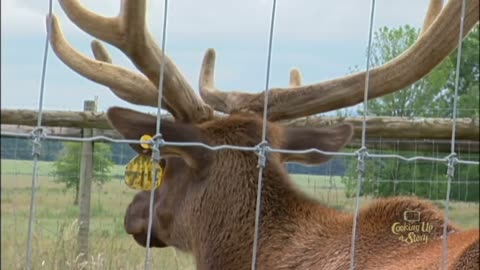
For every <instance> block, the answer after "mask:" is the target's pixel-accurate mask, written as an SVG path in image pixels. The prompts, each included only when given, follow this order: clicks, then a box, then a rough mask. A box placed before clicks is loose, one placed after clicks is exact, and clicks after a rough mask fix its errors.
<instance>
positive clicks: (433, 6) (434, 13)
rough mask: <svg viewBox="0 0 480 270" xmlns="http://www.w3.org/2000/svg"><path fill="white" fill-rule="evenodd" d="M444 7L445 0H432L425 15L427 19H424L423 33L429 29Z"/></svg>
mask: <svg viewBox="0 0 480 270" xmlns="http://www.w3.org/2000/svg"><path fill="white" fill-rule="evenodd" d="M442 8H443V0H430V4H429V5H428V10H427V15H425V19H424V20H423V26H422V32H421V34H423V33H424V32H425V31H427V29H428V28H429V27H430V25H432V23H433V22H434V21H435V19H436V18H437V17H438V14H440V12H441V11H442Z"/></svg>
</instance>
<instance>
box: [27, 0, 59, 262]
mask: <svg viewBox="0 0 480 270" xmlns="http://www.w3.org/2000/svg"><path fill="white" fill-rule="evenodd" d="M52 9H53V4H52V0H50V1H49V2H48V16H49V17H51V16H52ZM50 27H51V24H50V23H48V24H47V34H46V35H45V46H44V50H43V62H42V74H41V81H40V93H39V102H38V118H37V127H36V129H35V130H34V131H33V133H32V135H33V144H32V155H33V172H32V191H31V195H30V213H29V217H28V232H27V255H26V269H27V270H30V269H32V241H33V231H34V224H35V208H36V194H37V184H38V161H39V158H40V150H41V149H40V148H41V146H42V143H41V137H42V135H43V129H42V113H43V98H44V95H45V77H46V73H47V59H48V49H49V33H50Z"/></svg>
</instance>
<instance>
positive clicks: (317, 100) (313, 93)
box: [200, 0, 479, 121]
mask: <svg viewBox="0 0 480 270" xmlns="http://www.w3.org/2000/svg"><path fill="white" fill-rule="evenodd" d="M441 6H442V3H441V1H438V0H431V1H430V6H429V11H428V16H427V18H426V19H425V23H424V29H425V31H424V32H423V33H422V35H421V36H420V37H419V38H418V40H417V41H416V43H415V44H414V45H412V46H411V47H410V48H409V49H408V50H406V51H405V52H404V53H402V54H401V55H399V56H398V57H396V58H394V59H392V60H391V61H389V62H387V63H385V64H384V65H382V66H379V67H376V68H373V69H372V70H371V71H370V83H369V84H370V86H369V96H368V98H369V99H372V98H375V97H379V96H383V95H386V94H389V93H392V92H395V91H397V90H399V89H402V88H404V87H406V86H408V85H410V84H412V83H414V82H416V81H417V80H419V79H421V78H422V77H423V76H425V75H426V74H428V73H429V72H430V71H431V70H432V69H433V68H434V67H435V66H437V65H438V64H439V63H441V62H442V60H443V59H444V58H445V57H447V56H448V55H449V54H450V53H451V52H452V51H453V50H454V49H455V48H456V47H457V44H458V36H459V30H460V29H459V28H460V14H461V7H462V0H450V1H449V3H448V4H447V5H446V6H445V8H443V10H442V12H441V13H440V14H439V15H438V16H437V18H436V19H435V15H436V14H438V13H439V7H441ZM478 13H479V0H467V1H466V10H465V18H464V32H463V34H464V36H465V35H466V34H468V32H469V30H470V29H472V28H473V27H474V26H475V25H476V24H477V22H478V19H479V18H478ZM428 26H430V27H428ZM214 66H215V53H214V51H213V50H211V49H209V50H208V51H207V52H206V54H205V57H204V60H203V65H202V69H201V74H200V93H201V95H202V97H203V99H204V100H205V102H207V103H208V104H210V105H211V106H212V107H213V108H215V109H217V110H220V111H222V112H225V113H229V112H232V111H238V110H246V109H248V110H251V111H254V112H257V113H262V112H263V103H264V102H263V99H264V94H263V93H257V94H250V93H241V92H238V91H236V92H228V93H226V92H222V91H219V90H218V89H217V88H216V87H215V85H214ZM365 76H366V73H365V72H359V73H356V74H352V75H349V76H345V77H341V78H337V79H333V80H328V81H324V82H320V83H316V84H311V85H304V86H297V87H290V88H287V89H285V88H274V89H271V90H270V93H269V94H270V97H269V100H270V102H269V110H268V118H269V119H270V120H272V121H275V120H281V119H292V118H298V117H302V116H308V115H312V114H316V113H320V112H326V111H330V110H335V109H339V108H343V107H347V106H352V105H355V104H357V103H359V102H362V101H363V95H364V94H363V93H364V89H365Z"/></svg>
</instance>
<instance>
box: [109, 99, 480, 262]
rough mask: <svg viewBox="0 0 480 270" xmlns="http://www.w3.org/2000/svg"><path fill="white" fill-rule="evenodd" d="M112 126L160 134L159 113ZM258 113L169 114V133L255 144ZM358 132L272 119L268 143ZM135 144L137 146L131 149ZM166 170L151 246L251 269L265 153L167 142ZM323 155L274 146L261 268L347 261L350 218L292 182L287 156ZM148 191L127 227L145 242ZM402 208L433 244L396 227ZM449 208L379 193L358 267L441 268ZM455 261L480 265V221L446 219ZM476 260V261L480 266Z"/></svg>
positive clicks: (131, 134) (171, 137)
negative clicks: (462, 225)
mask: <svg viewBox="0 0 480 270" xmlns="http://www.w3.org/2000/svg"><path fill="white" fill-rule="evenodd" d="M108 116H109V119H110V121H111V123H112V125H113V126H114V127H115V128H116V129H118V130H119V131H120V132H121V133H122V134H123V135H124V136H125V137H126V138H129V139H138V138H140V136H141V135H143V134H145V133H149V134H153V133H154V130H155V118H154V117H152V116H148V115H145V114H140V113H136V112H134V111H130V110H126V109H120V108H113V109H110V110H109V112H108ZM261 130H262V129H261V120H260V118H258V117H256V116H251V115H232V116H229V117H226V118H221V119H215V120H212V121H209V122H205V123H202V124H199V125H185V124H179V123H171V122H166V121H165V122H162V134H163V136H164V139H165V140H166V141H181V142H187V141H196V142H203V143H207V144H210V145H222V144H234V145H241V146H255V145H257V144H258V143H259V142H260V140H261ZM351 136H352V128H351V127H350V126H342V127H338V128H335V129H328V130H327V129H311V128H310V129H306V128H305V129H291V128H285V127H282V126H280V125H277V124H273V123H270V124H269V127H268V141H269V144H270V146H271V147H274V148H286V149H290V150H302V149H309V148H317V149H322V150H328V151H338V150H339V149H340V148H342V147H343V146H344V145H345V144H346V143H348V141H349V140H350V139H351ZM134 148H135V149H137V150H138V151H140V150H139V149H138V147H134ZM162 156H164V157H165V158H166V166H165V177H164V180H163V182H162V185H161V187H160V188H159V189H157V190H156V191H155V192H156V194H155V205H154V207H155V209H154V217H153V231H152V245H153V246H157V247H162V246H173V247H176V248H178V249H181V250H184V251H188V252H191V253H192V254H193V255H194V256H195V259H196V263H197V269H225V270H227V269H235V270H236V269H250V264H251V259H252V245H253V235H254V223H255V222H254V220H255V202H256V191H257V181H258V169H257V161H258V157H257V156H256V154H255V153H253V152H243V151H238V150H220V151H216V152H211V151H207V150H205V149H201V148H199V147H188V148H185V147H184V148H181V147H171V146H165V147H164V148H162ZM328 158H329V157H327V156H325V155H320V154H308V155H286V154H272V153H271V154H270V155H269V157H268V160H267V164H266V167H265V170H264V173H263V179H264V181H263V189H262V216H261V224H260V241H259V244H260V246H259V253H258V268H257V269H349V267H350V246H351V233H352V224H353V216H352V215H351V214H346V213H342V212H340V211H337V210H334V209H330V208H328V207H327V206H324V205H322V204H320V203H319V202H317V201H315V200H313V199H311V198H309V197H308V196H306V195H304V194H303V193H302V192H300V191H299V190H297V188H296V187H295V186H294V185H293V184H292V181H291V179H290V178H289V176H288V174H287V172H286V170H285V168H284V165H283V162H284V161H296V162H303V163H312V164H313V163H318V162H323V161H325V160H328ZM148 198H149V192H140V193H138V194H137V195H136V196H135V198H134V199H133V201H132V203H131V204H130V205H129V207H128V209H127V212H126V215H125V229H126V231H127V233H129V234H132V235H133V237H134V239H135V240H136V241H137V242H138V243H139V244H141V245H145V241H146V231H147V219H148ZM405 210H411V211H418V212H419V213H420V214H421V215H420V218H421V219H420V221H418V222H420V223H421V222H428V223H430V224H431V225H432V226H433V230H432V231H431V232H430V233H429V234H428V236H429V239H428V242H427V243H413V244H407V243H404V242H402V241H400V240H399V235H395V234H393V233H392V229H391V228H392V225H393V224H394V223H395V222H404V219H403V218H404V216H403V213H404V211H405ZM442 224H443V214H442V213H441V212H440V211H439V210H438V209H437V208H436V207H434V206H433V205H432V204H430V203H429V202H427V201H424V200H420V199H417V198H409V197H397V198H389V199H379V200H377V201H376V202H374V203H372V204H371V205H370V206H369V207H367V208H365V209H362V210H361V212H360V214H359V219H358V230H357V233H358V234H357V241H356V269H438V268H439V266H440V261H441V251H442V239H441V236H442ZM448 231H449V237H448V239H449V241H448V244H449V249H448V267H449V269H478V265H477V264H475V262H478V257H479V251H478V238H479V231H478V229H475V230H471V231H468V232H460V231H459V230H458V229H457V228H456V227H455V226H453V225H449V226H448ZM475 267H476V268H475Z"/></svg>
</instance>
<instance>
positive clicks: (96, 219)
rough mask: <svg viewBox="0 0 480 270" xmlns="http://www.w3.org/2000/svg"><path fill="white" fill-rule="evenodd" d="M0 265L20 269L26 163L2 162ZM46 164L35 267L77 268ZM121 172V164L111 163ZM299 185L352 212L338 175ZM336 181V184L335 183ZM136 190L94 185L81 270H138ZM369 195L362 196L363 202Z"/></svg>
mask: <svg viewBox="0 0 480 270" xmlns="http://www.w3.org/2000/svg"><path fill="white" fill-rule="evenodd" d="M1 162H2V163H1V165H2V167H1V169H2V170H1V173H2V175H1V178H2V179H1V228H2V231H1V250H2V252H1V260H0V261H1V269H23V268H24V265H25V254H26V236H27V226H28V215H29V203H30V192H31V189H30V185H31V180H32V177H31V172H32V162H31V161H12V160H2V161H1ZM51 167H52V166H51V163H49V162H40V163H39V168H40V175H41V176H40V177H39V189H38V192H37V209H36V211H37V215H36V223H35V235H34V241H33V262H34V267H33V268H34V269H76V233H77V228H78V227H77V224H76V218H77V217H78V213H79V210H78V207H76V206H74V205H73V204H72V202H73V196H74V194H73V192H72V191H66V192H65V191H64V189H63V187H62V186H61V185H60V184H57V183H55V182H53V181H52V177H51V176H49V175H50V174H49V173H50V172H51ZM115 174H119V175H121V174H123V166H116V167H115ZM293 178H294V180H295V182H296V183H297V184H298V188H299V189H301V190H302V191H304V192H306V193H308V194H310V195H311V196H314V197H316V198H318V199H319V200H321V201H323V202H326V203H328V204H329V205H330V206H332V207H336V208H339V209H345V210H347V211H351V210H352V209H353V207H354V203H355V200H354V199H351V198H346V197H345V194H344V190H343V188H344V187H343V185H342V184H341V181H340V178H338V177H328V176H308V175H294V176H293ZM334 184H335V186H334ZM134 194H135V191H133V190H131V189H129V188H128V187H127V186H126V185H124V184H123V180H119V179H115V180H113V181H110V182H108V183H107V184H105V185H104V186H103V187H99V186H96V185H94V186H93V190H92V209H91V224H90V231H91V236H90V260H89V262H88V268H86V269H143V262H144V257H145V249H144V248H142V247H140V246H139V245H137V244H136V243H135V242H134V240H133V239H132V238H131V237H130V236H129V235H127V234H126V233H125V232H124V230H123V216H124V212H125V209H126V207H127V205H128V203H129V202H130V201H131V199H132V197H133V195H134ZM370 200H371V199H370V198H362V205H366V204H368V202H369V201H370ZM450 213H451V219H452V220H453V221H454V222H456V223H457V224H459V225H461V226H462V227H464V228H472V227H478V204H472V203H459V202H452V207H451V212H450ZM152 258H153V261H154V262H153V265H154V266H155V268H156V269H194V265H193V259H192V258H191V257H190V256H189V255H186V254H182V253H179V252H177V251H175V250H174V249H171V248H167V249H153V256H152Z"/></svg>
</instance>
